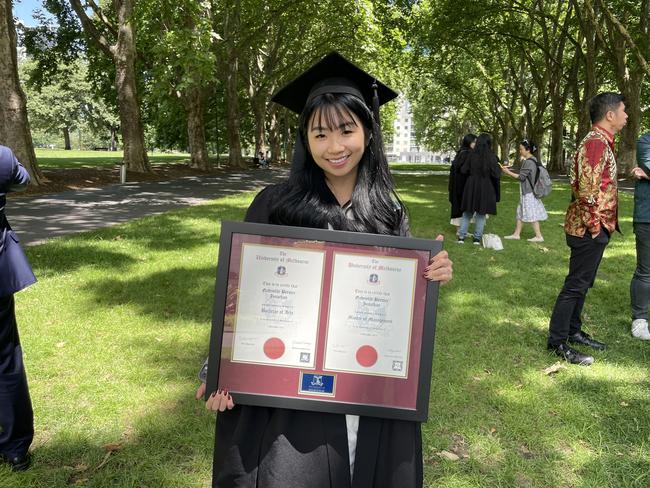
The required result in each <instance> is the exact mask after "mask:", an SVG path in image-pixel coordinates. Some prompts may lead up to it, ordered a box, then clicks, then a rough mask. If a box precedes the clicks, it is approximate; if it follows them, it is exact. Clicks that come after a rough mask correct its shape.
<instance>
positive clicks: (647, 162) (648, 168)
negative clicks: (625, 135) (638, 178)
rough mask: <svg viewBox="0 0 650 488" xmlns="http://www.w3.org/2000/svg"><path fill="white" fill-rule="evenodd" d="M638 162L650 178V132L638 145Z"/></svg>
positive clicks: (643, 136) (642, 137) (641, 138)
mask: <svg viewBox="0 0 650 488" xmlns="http://www.w3.org/2000/svg"><path fill="white" fill-rule="evenodd" d="M636 162H637V164H638V165H639V168H641V169H642V170H643V171H645V174H646V175H647V176H650V132H646V133H645V134H643V135H642V136H641V137H640V138H639V141H638V142H637V143H636Z"/></svg>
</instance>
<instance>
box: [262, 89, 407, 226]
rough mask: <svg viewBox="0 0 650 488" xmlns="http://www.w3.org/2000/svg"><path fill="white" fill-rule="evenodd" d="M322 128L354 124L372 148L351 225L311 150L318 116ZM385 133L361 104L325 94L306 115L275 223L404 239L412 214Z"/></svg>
mask: <svg viewBox="0 0 650 488" xmlns="http://www.w3.org/2000/svg"><path fill="white" fill-rule="evenodd" d="M314 113H318V116H319V117H320V118H321V119H322V120H321V121H319V122H322V123H319V124H318V125H321V126H327V127H329V128H334V125H335V120H337V119H338V120H347V119H352V116H351V114H354V115H355V116H356V117H357V118H358V119H359V120H360V121H361V123H362V124H363V130H364V135H365V142H366V148H365V150H364V152H363V155H362V157H361V160H360V161H359V166H358V172H357V182H356V185H355V187H354V191H353V192H352V198H351V203H352V212H353V214H354V219H349V218H347V217H346V215H345V211H344V210H343V209H342V208H341V207H340V205H339V203H338V202H337V200H336V198H335V197H334V195H333V194H332V192H331V191H330V189H329V187H328V186H327V183H326V181H325V173H324V171H323V170H322V169H321V168H320V167H318V166H317V165H316V163H315V162H314V159H313V157H312V156H311V154H310V153H309V151H308V150H307V142H306V141H307V133H308V130H309V127H308V125H309V120H310V119H311V117H312V114H314ZM383 146H384V145H383V141H382V137H381V130H380V129H379V125H378V124H377V122H376V121H375V119H374V117H373V115H372V112H371V111H370V109H369V108H368V107H367V106H366V105H365V103H364V102H363V101H362V100H360V99H359V98H357V97H355V96H353V95H349V94H343V93H342V94H333V93H325V94H323V95H319V96H317V97H315V98H314V99H313V100H311V101H310V102H308V103H307V105H306V106H305V108H304V110H303V111H302V113H301V114H300V119H299V132H298V136H297V140H296V150H295V153H294V158H293V164H292V167H291V173H290V175H289V179H288V180H287V181H286V182H285V183H284V184H283V185H282V186H281V187H280V190H281V191H280V192H279V193H280V197H279V200H278V201H277V204H276V205H275V207H274V208H273V209H272V210H271V219H270V220H271V222H272V223H276V224H281V225H297V226H301V227H319V228H324V227H327V225H328V224H330V225H331V226H332V227H333V228H334V229H337V230H349V231H355V232H369V233H373V234H394V235H396V234H398V233H399V231H400V228H401V226H402V224H403V221H404V219H405V218H406V209H405V207H404V205H403V204H402V202H401V200H400V199H399V197H398V196H397V194H396V193H395V184H394V182H393V178H392V176H391V174H390V170H389V168H388V161H387V160H386V155H385V154H384V147H383Z"/></svg>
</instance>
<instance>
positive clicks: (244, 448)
mask: <svg viewBox="0 0 650 488" xmlns="http://www.w3.org/2000/svg"><path fill="white" fill-rule="evenodd" d="M274 192H277V187H268V188H266V189H265V190H263V191H262V192H260V193H259V194H258V195H257V197H256V198H255V200H254V201H253V203H252V204H251V206H250V207H249V209H248V212H247V213H246V219H245V220H246V221H247V222H257V223H265V224H266V223H269V213H270V210H271V208H272V205H273V199H274ZM212 486H213V487H219V488H233V487H237V488H257V487H259V488H350V487H352V488H419V487H421V486H422V435H421V431H420V423H419V422H409V421H400V420H387V419H379V418H373V417H361V418H360V420H359V431H358V437H357V448H356V456H355V466H354V476H353V479H352V480H351V479H350V464H349V457H348V440H347V427H346V423H345V415H340V414H327V413H320V412H307V411H303V410H288V409H282V408H266V407H253V406H247V405H236V406H235V408H233V409H232V410H230V411H225V412H220V413H218V414H217V427H216V438H215V449H214V474H213V481H212Z"/></svg>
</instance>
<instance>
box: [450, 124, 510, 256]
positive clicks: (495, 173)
mask: <svg viewBox="0 0 650 488" xmlns="http://www.w3.org/2000/svg"><path fill="white" fill-rule="evenodd" d="M460 172H461V173H462V174H464V175H467V181H466V182H465V188H464V190H463V198H462V199H461V204H460V208H461V210H462V211H463V218H462V220H461V224H460V230H459V231H458V243H459V244H463V243H464V242H465V235H466V234H467V230H468V228H469V223H470V219H471V218H472V215H474V219H475V220H476V224H475V227H474V236H473V237H474V239H473V240H474V244H476V245H480V244H481V236H482V235H483V228H484V227H485V220H486V216H487V214H490V215H496V214H497V202H498V201H499V178H500V177H501V169H500V167H499V163H498V160H497V157H496V155H495V154H494V152H492V139H491V138H490V136H489V134H481V135H479V136H478V138H477V139H476V147H475V148H474V151H473V152H472V154H471V155H470V157H469V158H467V159H466V160H465V162H464V163H463V165H462V166H461V168H460Z"/></svg>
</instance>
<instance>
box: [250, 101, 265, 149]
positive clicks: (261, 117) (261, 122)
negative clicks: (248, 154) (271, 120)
mask: <svg viewBox="0 0 650 488" xmlns="http://www.w3.org/2000/svg"><path fill="white" fill-rule="evenodd" d="M251 106H252V107H253V116H254V117H255V156H257V155H258V154H259V152H260V151H264V149H265V148H266V129H265V119H266V103H265V101H264V100H263V99H261V97H257V98H255V99H253V100H251Z"/></svg>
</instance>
